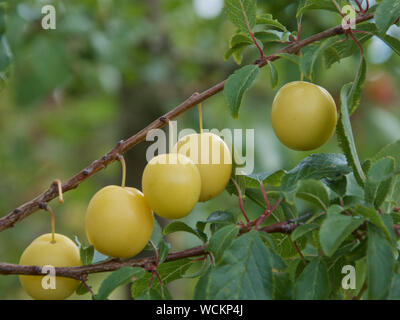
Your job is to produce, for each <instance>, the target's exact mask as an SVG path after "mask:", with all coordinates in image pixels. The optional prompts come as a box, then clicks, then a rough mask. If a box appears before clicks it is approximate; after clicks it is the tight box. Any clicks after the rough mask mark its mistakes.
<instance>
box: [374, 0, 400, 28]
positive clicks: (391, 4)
mask: <svg viewBox="0 0 400 320" xmlns="http://www.w3.org/2000/svg"><path fill="white" fill-rule="evenodd" d="M398 17H400V2H399V1H396V0H382V1H381V3H380V4H379V5H378V8H377V9H376V11H375V16H374V18H375V21H376V26H377V28H378V31H379V32H380V33H382V34H385V33H386V31H387V29H389V27H390V26H391V25H392V24H393V23H394V22H395V21H396V20H397V19H398Z"/></svg>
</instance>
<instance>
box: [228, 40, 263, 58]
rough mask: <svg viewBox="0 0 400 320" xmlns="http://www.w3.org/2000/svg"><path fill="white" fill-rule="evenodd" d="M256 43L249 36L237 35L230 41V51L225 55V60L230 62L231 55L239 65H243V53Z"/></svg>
mask: <svg viewBox="0 0 400 320" xmlns="http://www.w3.org/2000/svg"><path fill="white" fill-rule="evenodd" d="M253 44H254V42H253V40H252V39H251V38H250V36H248V35H247V34H243V33H236V34H234V35H233V36H232V38H231V40H230V41H229V49H228V50H227V51H226V52H225V54H224V59H225V60H228V59H229V57H230V56H231V55H233V58H234V60H235V62H236V63H237V64H240V63H241V60H242V58H241V56H242V51H243V49H244V48H246V47H248V46H251V45H253ZM261 46H262V43H261Z"/></svg>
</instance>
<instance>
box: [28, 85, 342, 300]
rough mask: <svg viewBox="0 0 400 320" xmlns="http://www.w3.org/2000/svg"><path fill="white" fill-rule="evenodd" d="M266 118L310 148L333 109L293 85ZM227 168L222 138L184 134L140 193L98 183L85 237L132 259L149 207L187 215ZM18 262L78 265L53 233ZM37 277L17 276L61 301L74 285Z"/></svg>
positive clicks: (143, 240) (216, 188)
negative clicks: (46, 284) (45, 282)
mask: <svg viewBox="0 0 400 320" xmlns="http://www.w3.org/2000/svg"><path fill="white" fill-rule="evenodd" d="M271 120H272V126H273V129H274V131H275V133H276V135H277V137H278V138H279V140H280V141H281V142H282V143H283V144H285V145H286V146H288V147H289V148H292V149H295V150H311V149H315V148H317V147H319V146H321V145H322V144H324V143H325V142H326V141H327V140H328V139H329V138H330V137H331V136H332V134H333V132H334V130H335V126H336V121H337V115H336V106H335V102H334V100H333V98H332V97H331V95H330V94H329V93H328V92H327V91H326V90H325V89H323V88H322V87H319V86H317V85H314V84H312V83H308V82H304V81H296V82H291V83H288V84H286V85H285V86H283V87H282V88H281V89H280V90H279V91H278V93H277V95H276V97H275V99H274V102H273V105H272V110H271ZM231 170H232V159H231V153H230V150H229V148H228V146H227V145H226V144H225V142H224V141H223V140H222V139H221V138H220V137H218V136H217V135H215V134H212V133H199V134H192V135H187V136H185V137H183V138H182V139H180V140H179V141H178V142H177V144H176V145H175V146H174V147H173V149H172V151H171V152H170V153H168V154H161V155H158V156H156V157H154V158H153V159H152V160H150V161H149V162H148V164H147V166H146V168H145V170H144V172H143V176H142V190H143V193H142V192H141V191H139V190H138V189H135V188H131V187H125V185H124V182H123V183H122V186H115V185H112V186H107V187H104V188H103V189H101V190H99V191H98V192H97V193H96V194H95V195H94V196H93V198H92V199H91V200H90V202H89V205H88V208H87V214H86V224H85V228H86V234H87V237H88V239H89V242H90V243H91V244H92V245H93V246H94V247H95V248H96V250H97V251H99V252H101V253H103V254H105V255H107V256H111V257H117V258H129V257H132V256H135V255H136V254H138V253H139V252H140V251H142V250H143V248H144V247H145V246H146V244H147V243H148V242H149V240H150V237H151V234H152V231H153V219H154V218H153V212H154V213H156V214H157V215H159V216H161V217H163V218H166V219H179V218H182V217H184V216H186V215H188V214H189V213H190V212H191V211H192V209H193V208H194V206H195V205H196V203H197V202H199V201H201V202H203V201H207V200H209V199H212V198H214V197H216V196H217V195H219V194H220V193H221V192H222V191H223V190H224V189H225V187H226V185H227V183H228V181H229V179H230V176H231ZM123 181H124V179H123ZM52 236H53V237H52ZM20 264H22V265H36V266H44V265H52V266H54V267H70V266H79V265H81V260H80V254H79V249H78V247H77V246H76V244H75V243H74V242H73V241H72V240H70V239H69V238H67V237H65V236H63V235H61V234H54V231H53V235H52V234H45V235H42V236H40V237H38V238H36V239H35V240H34V241H33V242H32V243H31V244H30V245H29V246H28V247H27V248H26V249H25V251H24V252H23V254H22V256H21V259H20ZM42 278H43V277H42V276H28V275H21V276H20V281H21V283H22V286H23V287H24V289H25V290H26V291H27V292H28V294H29V295H30V296H32V297H33V298H36V299H65V298H67V297H68V296H70V295H71V294H72V293H73V292H74V291H75V290H76V288H77V286H78V284H79V282H78V281H77V280H74V279H69V278H64V277H57V278H56V279H57V281H56V289H51V290H49V289H47V290H46V289H43V287H42V284H41V281H42Z"/></svg>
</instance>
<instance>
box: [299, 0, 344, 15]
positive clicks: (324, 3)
mask: <svg viewBox="0 0 400 320" xmlns="http://www.w3.org/2000/svg"><path fill="white" fill-rule="evenodd" d="M300 4H301V5H299V7H298V9H297V14H296V16H297V17H298V16H300V15H302V14H303V13H304V12H305V11H308V10H328V11H332V12H335V13H339V12H338V10H337V9H336V7H335V5H334V4H333V3H332V1H331V0H305V1H302V2H301V3H300Z"/></svg>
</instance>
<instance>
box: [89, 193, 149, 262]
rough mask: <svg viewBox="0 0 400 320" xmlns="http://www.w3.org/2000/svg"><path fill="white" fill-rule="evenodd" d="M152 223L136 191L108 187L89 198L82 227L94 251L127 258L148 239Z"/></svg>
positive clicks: (140, 248) (143, 245)
mask: <svg viewBox="0 0 400 320" xmlns="http://www.w3.org/2000/svg"><path fill="white" fill-rule="evenodd" d="M153 223H154V217H153V213H152V212H151V209H150V208H149V207H148V206H147V204H146V202H145V200H144V197H143V194H142V193H141V192H140V191H139V190H137V189H135V188H128V187H119V186H107V187H104V188H103V189H101V190H99V191H98V192H97V193H96V194H95V195H94V196H93V198H92V199H91V200H90V202H89V205H88V208H87V211H86V225H85V227H86V235H87V237H88V239H89V242H90V243H91V244H92V245H93V246H94V247H95V248H96V250H97V251H99V252H101V253H103V254H105V255H107V256H111V257H117V258H129V257H133V256H135V255H136V254H138V253H139V252H140V251H142V250H143V248H144V247H145V246H146V244H147V243H148V242H149V240H150V237H151V233H152V232H153Z"/></svg>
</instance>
